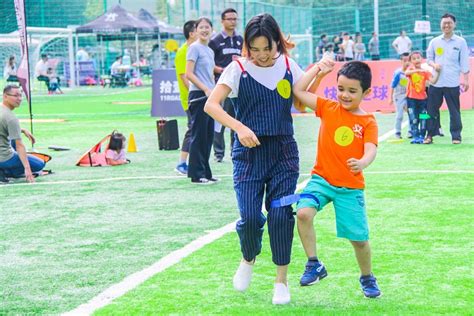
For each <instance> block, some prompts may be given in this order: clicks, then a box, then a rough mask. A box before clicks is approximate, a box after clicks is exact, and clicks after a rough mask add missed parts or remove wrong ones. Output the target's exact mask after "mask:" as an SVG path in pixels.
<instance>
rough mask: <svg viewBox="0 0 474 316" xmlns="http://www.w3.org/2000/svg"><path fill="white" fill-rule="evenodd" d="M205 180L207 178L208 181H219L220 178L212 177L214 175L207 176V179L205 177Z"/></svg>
mask: <svg viewBox="0 0 474 316" xmlns="http://www.w3.org/2000/svg"><path fill="white" fill-rule="evenodd" d="M207 180H209V181H211V182H219V181H221V179H219V178H214V177H212V178H209V179H207Z"/></svg>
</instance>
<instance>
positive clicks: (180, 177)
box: [0, 174, 232, 187]
mask: <svg viewBox="0 0 474 316" xmlns="http://www.w3.org/2000/svg"><path fill="white" fill-rule="evenodd" d="M216 177H218V178H228V177H232V175H230V174H223V175H216ZM163 179H188V178H187V177H184V176H178V175H173V176H141V177H116V178H101V179H82V180H62V181H45V182H35V183H14V184H13V185H14V186H20V185H54V184H67V183H93V182H112V181H129V180H163ZM0 187H7V185H4V186H0Z"/></svg>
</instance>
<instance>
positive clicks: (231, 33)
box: [209, 8, 243, 162]
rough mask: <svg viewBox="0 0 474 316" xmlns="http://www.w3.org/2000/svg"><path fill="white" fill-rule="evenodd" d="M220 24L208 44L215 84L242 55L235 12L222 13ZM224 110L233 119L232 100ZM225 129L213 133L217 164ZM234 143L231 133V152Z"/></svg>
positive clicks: (232, 10) (222, 146)
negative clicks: (226, 68) (212, 60)
mask: <svg viewBox="0 0 474 316" xmlns="http://www.w3.org/2000/svg"><path fill="white" fill-rule="evenodd" d="M221 23H222V27H223V30H222V31H221V32H220V33H217V34H216V35H215V36H214V37H213V38H212V39H211V41H210V42H209V47H210V48H211V49H212V50H213V51H214V61H215V63H216V66H215V68H214V74H215V79H216V82H217V81H218V80H219V77H220V75H221V74H222V72H223V71H224V68H225V67H227V66H228V65H229V64H230V63H231V62H232V61H233V60H234V59H235V58H236V57H239V56H240V55H241V54H242V43H243V38H242V36H240V35H237V33H236V31H235V29H236V27H237V11H235V9H232V8H229V9H226V10H224V11H223V12H222V14H221ZM224 110H225V111H226V112H227V113H228V114H229V115H231V116H232V117H235V113H234V104H233V102H232V99H230V98H227V99H226V100H225V101H224ZM224 131H225V127H224V126H222V127H221V129H220V131H219V132H215V133H214V157H215V160H216V161H217V162H222V159H223V158H224V153H225V141H224ZM233 142H234V132H232V131H231V150H232V144H233Z"/></svg>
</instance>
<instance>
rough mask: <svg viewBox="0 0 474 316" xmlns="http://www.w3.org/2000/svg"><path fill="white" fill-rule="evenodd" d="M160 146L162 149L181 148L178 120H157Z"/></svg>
mask: <svg viewBox="0 0 474 316" xmlns="http://www.w3.org/2000/svg"><path fill="white" fill-rule="evenodd" d="M156 129H157V131H158V147H159V148H160V150H163V149H164V150H176V149H179V136H178V121H177V120H170V121H168V120H165V119H161V120H158V121H156Z"/></svg>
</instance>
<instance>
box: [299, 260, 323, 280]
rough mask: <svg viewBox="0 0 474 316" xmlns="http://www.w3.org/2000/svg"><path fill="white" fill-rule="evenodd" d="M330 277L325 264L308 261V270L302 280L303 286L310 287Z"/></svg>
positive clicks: (306, 269)
mask: <svg viewBox="0 0 474 316" xmlns="http://www.w3.org/2000/svg"><path fill="white" fill-rule="evenodd" d="M327 276H328V272H327V271H326V268H325V267H324V264H323V263H322V262H320V261H315V260H308V262H307V263H306V268H305V270H304V273H303V275H302V276H301V279H300V285H301V286H308V285H313V284H315V283H318V282H319V281H320V280H322V279H324V278H325V277H327Z"/></svg>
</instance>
